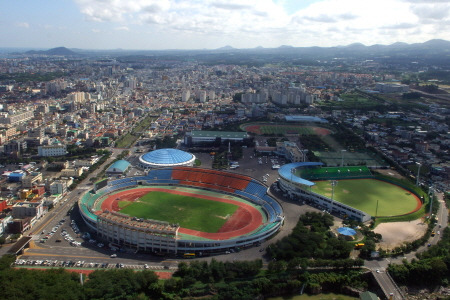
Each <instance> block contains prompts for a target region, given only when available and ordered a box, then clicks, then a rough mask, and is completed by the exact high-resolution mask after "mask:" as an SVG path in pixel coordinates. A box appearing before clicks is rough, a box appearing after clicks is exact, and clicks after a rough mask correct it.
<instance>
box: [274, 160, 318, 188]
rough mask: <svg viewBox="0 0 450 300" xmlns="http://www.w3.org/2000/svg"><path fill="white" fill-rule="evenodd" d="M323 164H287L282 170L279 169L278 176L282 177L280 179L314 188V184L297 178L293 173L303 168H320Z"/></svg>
mask: <svg viewBox="0 0 450 300" xmlns="http://www.w3.org/2000/svg"><path fill="white" fill-rule="evenodd" d="M322 165H323V163H321V162H296V163H291V164H287V165H284V166H282V167H281V168H279V169H278V175H280V177H282V178H284V179H286V180H289V181H292V182H294V183H299V184H304V185H307V186H313V185H315V183H314V182H312V181H309V180H306V179H303V178H300V177H298V176H295V175H294V174H293V173H292V172H293V170H294V169H297V168H302V167H318V166H322Z"/></svg>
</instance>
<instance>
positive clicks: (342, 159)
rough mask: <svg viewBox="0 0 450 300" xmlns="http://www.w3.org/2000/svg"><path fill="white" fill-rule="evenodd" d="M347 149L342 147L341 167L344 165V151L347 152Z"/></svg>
mask: <svg viewBox="0 0 450 300" xmlns="http://www.w3.org/2000/svg"><path fill="white" fill-rule="evenodd" d="M346 151H347V150H345V149H342V150H341V167H343V166H344V152H346Z"/></svg>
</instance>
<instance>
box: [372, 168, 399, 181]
mask: <svg viewBox="0 0 450 300" xmlns="http://www.w3.org/2000/svg"><path fill="white" fill-rule="evenodd" d="M375 171H377V172H378V173H380V174H382V175H386V176H391V177H394V178H397V179H404V178H405V177H403V176H402V175H400V173H398V172H397V171H395V170H391V169H375Z"/></svg>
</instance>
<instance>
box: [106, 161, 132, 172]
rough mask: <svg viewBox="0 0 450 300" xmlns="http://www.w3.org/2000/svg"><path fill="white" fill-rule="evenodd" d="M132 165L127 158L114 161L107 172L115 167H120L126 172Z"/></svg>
mask: <svg viewBox="0 0 450 300" xmlns="http://www.w3.org/2000/svg"><path fill="white" fill-rule="evenodd" d="M129 165H130V163H129V162H127V161H126V160H118V161H116V162H115V163H113V164H112V165H111V166H110V167H109V168H108V170H106V172H108V171H110V170H113V169H119V170H120V171H122V172H125V171H126V170H127V168H128V166H129Z"/></svg>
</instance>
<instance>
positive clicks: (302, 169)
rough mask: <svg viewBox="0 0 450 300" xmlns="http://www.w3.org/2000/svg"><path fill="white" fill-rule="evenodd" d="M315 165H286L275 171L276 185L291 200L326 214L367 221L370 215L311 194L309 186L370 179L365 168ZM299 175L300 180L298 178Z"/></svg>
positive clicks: (310, 163) (304, 163)
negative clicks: (312, 206)
mask: <svg viewBox="0 0 450 300" xmlns="http://www.w3.org/2000/svg"><path fill="white" fill-rule="evenodd" d="M322 165H323V164H322V163H318V162H300V163H290V164H287V165H284V166H282V167H281V168H280V169H279V170H278V175H279V176H280V181H279V186H280V189H281V190H282V191H284V192H285V193H287V194H288V195H289V196H290V197H291V198H292V199H298V200H302V201H306V202H308V203H311V204H313V205H314V206H317V207H319V208H320V209H324V210H327V211H330V212H335V213H338V214H340V215H346V216H348V217H349V218H353V219H356V220H359V221H361V222H367V221H369V220H370V219H371V216H370V215H369V214H367V213H365V212H363V211H361V210H358V209H356V208H354V207H351V206H349V205H346V204H343V203H337V202H336V201H333V200H332V199H330V198H328V197H326V196H324V195H319V194H317V193H314V192H313V191H312V190H311V187H312V186H314V185H315V183H314V182H312V181H310V180H338V179H357V178H367V177H372V174H371V173H370V171H369V169H368V168H367V167H364V166H359V167H332V168H324V167H322ZM300 176H301V177H300Z"/></svg>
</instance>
